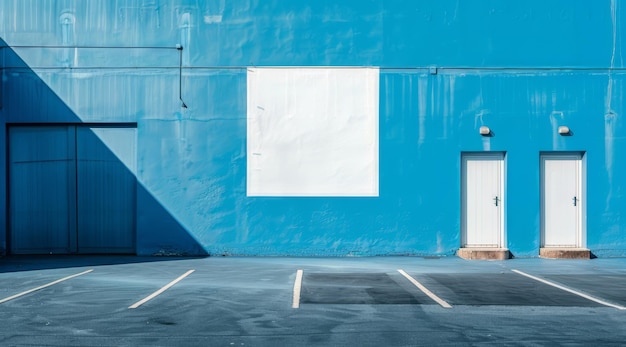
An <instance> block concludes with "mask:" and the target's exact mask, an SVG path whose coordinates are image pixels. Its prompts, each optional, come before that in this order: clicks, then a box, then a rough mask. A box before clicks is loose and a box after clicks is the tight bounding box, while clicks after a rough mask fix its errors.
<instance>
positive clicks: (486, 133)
mask: <svg viewBox="0 0 626 347" xmlns="http://www.w3.org/2000/svg"><path fill="white" fill-rule="evenodd" d="M478 131H479V132H480V134H481V135H482V136H489V135H491V129H489V127H488V126H486V125H483V126H481V127H480V129H478Z"/></svg>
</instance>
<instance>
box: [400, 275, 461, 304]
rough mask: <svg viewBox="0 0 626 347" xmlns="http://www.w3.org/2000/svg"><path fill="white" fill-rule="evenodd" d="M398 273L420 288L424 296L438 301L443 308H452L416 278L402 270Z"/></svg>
mask: <svg viewBox="0 0 626 347" xmlns="http://www.w3.org/2000/svg"><path fill="white" fill-rule="evenodd" d="M398 272H399V273H401V274H402V276H404V277H406V279H407V280H409V281H411V283H413V284H414V285H415V286H416V287H417V288H419V289H420V290H421V291H422V292H423V293H424V294H426V295H428V297H430V298H431V299H433V300H434V301H436V302H437V303H438V304H439V305H441V307H443V308H452V306H451V305H450V304H448V303H447V302H446V301H445V300H443V299H441V298H440V297H438V296H437V295H435V293H433V292H431V291H430V290H428V288H426V287H424V286H423V285H422V284H421V283H419V282H418V281H417V280H416V279H415V278H413V277H411V276H410V275H409V274H408V273H406V272H404V270H402V269H398Z"/></svg>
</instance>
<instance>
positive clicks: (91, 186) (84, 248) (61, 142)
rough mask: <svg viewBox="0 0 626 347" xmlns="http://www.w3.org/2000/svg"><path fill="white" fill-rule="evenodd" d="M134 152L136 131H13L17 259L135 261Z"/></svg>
mask: <svg viewBox="0 0 626 347" xmlns="http://www.w3.org/2000/svg"><path fill="white" fill-rule="evenodd" d="M135 144H136V128H135V127H105V126H74V125H60V126H11V127H10V128H9V168H8V170H9V229H10V233H9V235H10V236H9V244H10V251H11V253H13V254H50V253H53V254H58V253H65V254H69V253H100V254H102V253H135V205H136V204H135V192H136V180H135V174H134V172H135V161H136V159H135V157H136V147H135Z"/></svg>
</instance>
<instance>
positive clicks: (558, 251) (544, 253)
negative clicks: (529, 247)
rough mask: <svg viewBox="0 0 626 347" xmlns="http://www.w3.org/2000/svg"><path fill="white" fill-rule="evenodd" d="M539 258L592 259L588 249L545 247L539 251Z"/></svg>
mask: <svg viewBox="0 0 626 347" xmlns="http://www.w3.org/2000/svg"><path fill="white" fill-rule="evenodd" d="M539 256H540V257H541V258H552V259H591V251H589V249H587V248H558V247H554V248H552V247H545V248H540V249H539Z"/></svg>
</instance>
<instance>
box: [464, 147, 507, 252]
mask: <svg viewBox="0 0 626 347" xmlns="http://www.w3.org/2000/svg"><path fill="white" fill-rule="evenodd" d="M480 159H488V160H494V159H495V160H501V161H502V166H501V168H500V194H501V196H500V199H501V204H502V209H501V210H500V225H499V228H500V232H499V235H498V244H497V245H496V246H472V245H469V246H468V245H467V188H466V187H467V161H468V160H480ZM506 176H507V175H506V152H461V247H462V248H494V249H495V248H503V247H505V245H506V244H507V239H506V215H507V213H506V209H507V203H506V189H507V183H506Z"/></svg>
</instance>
